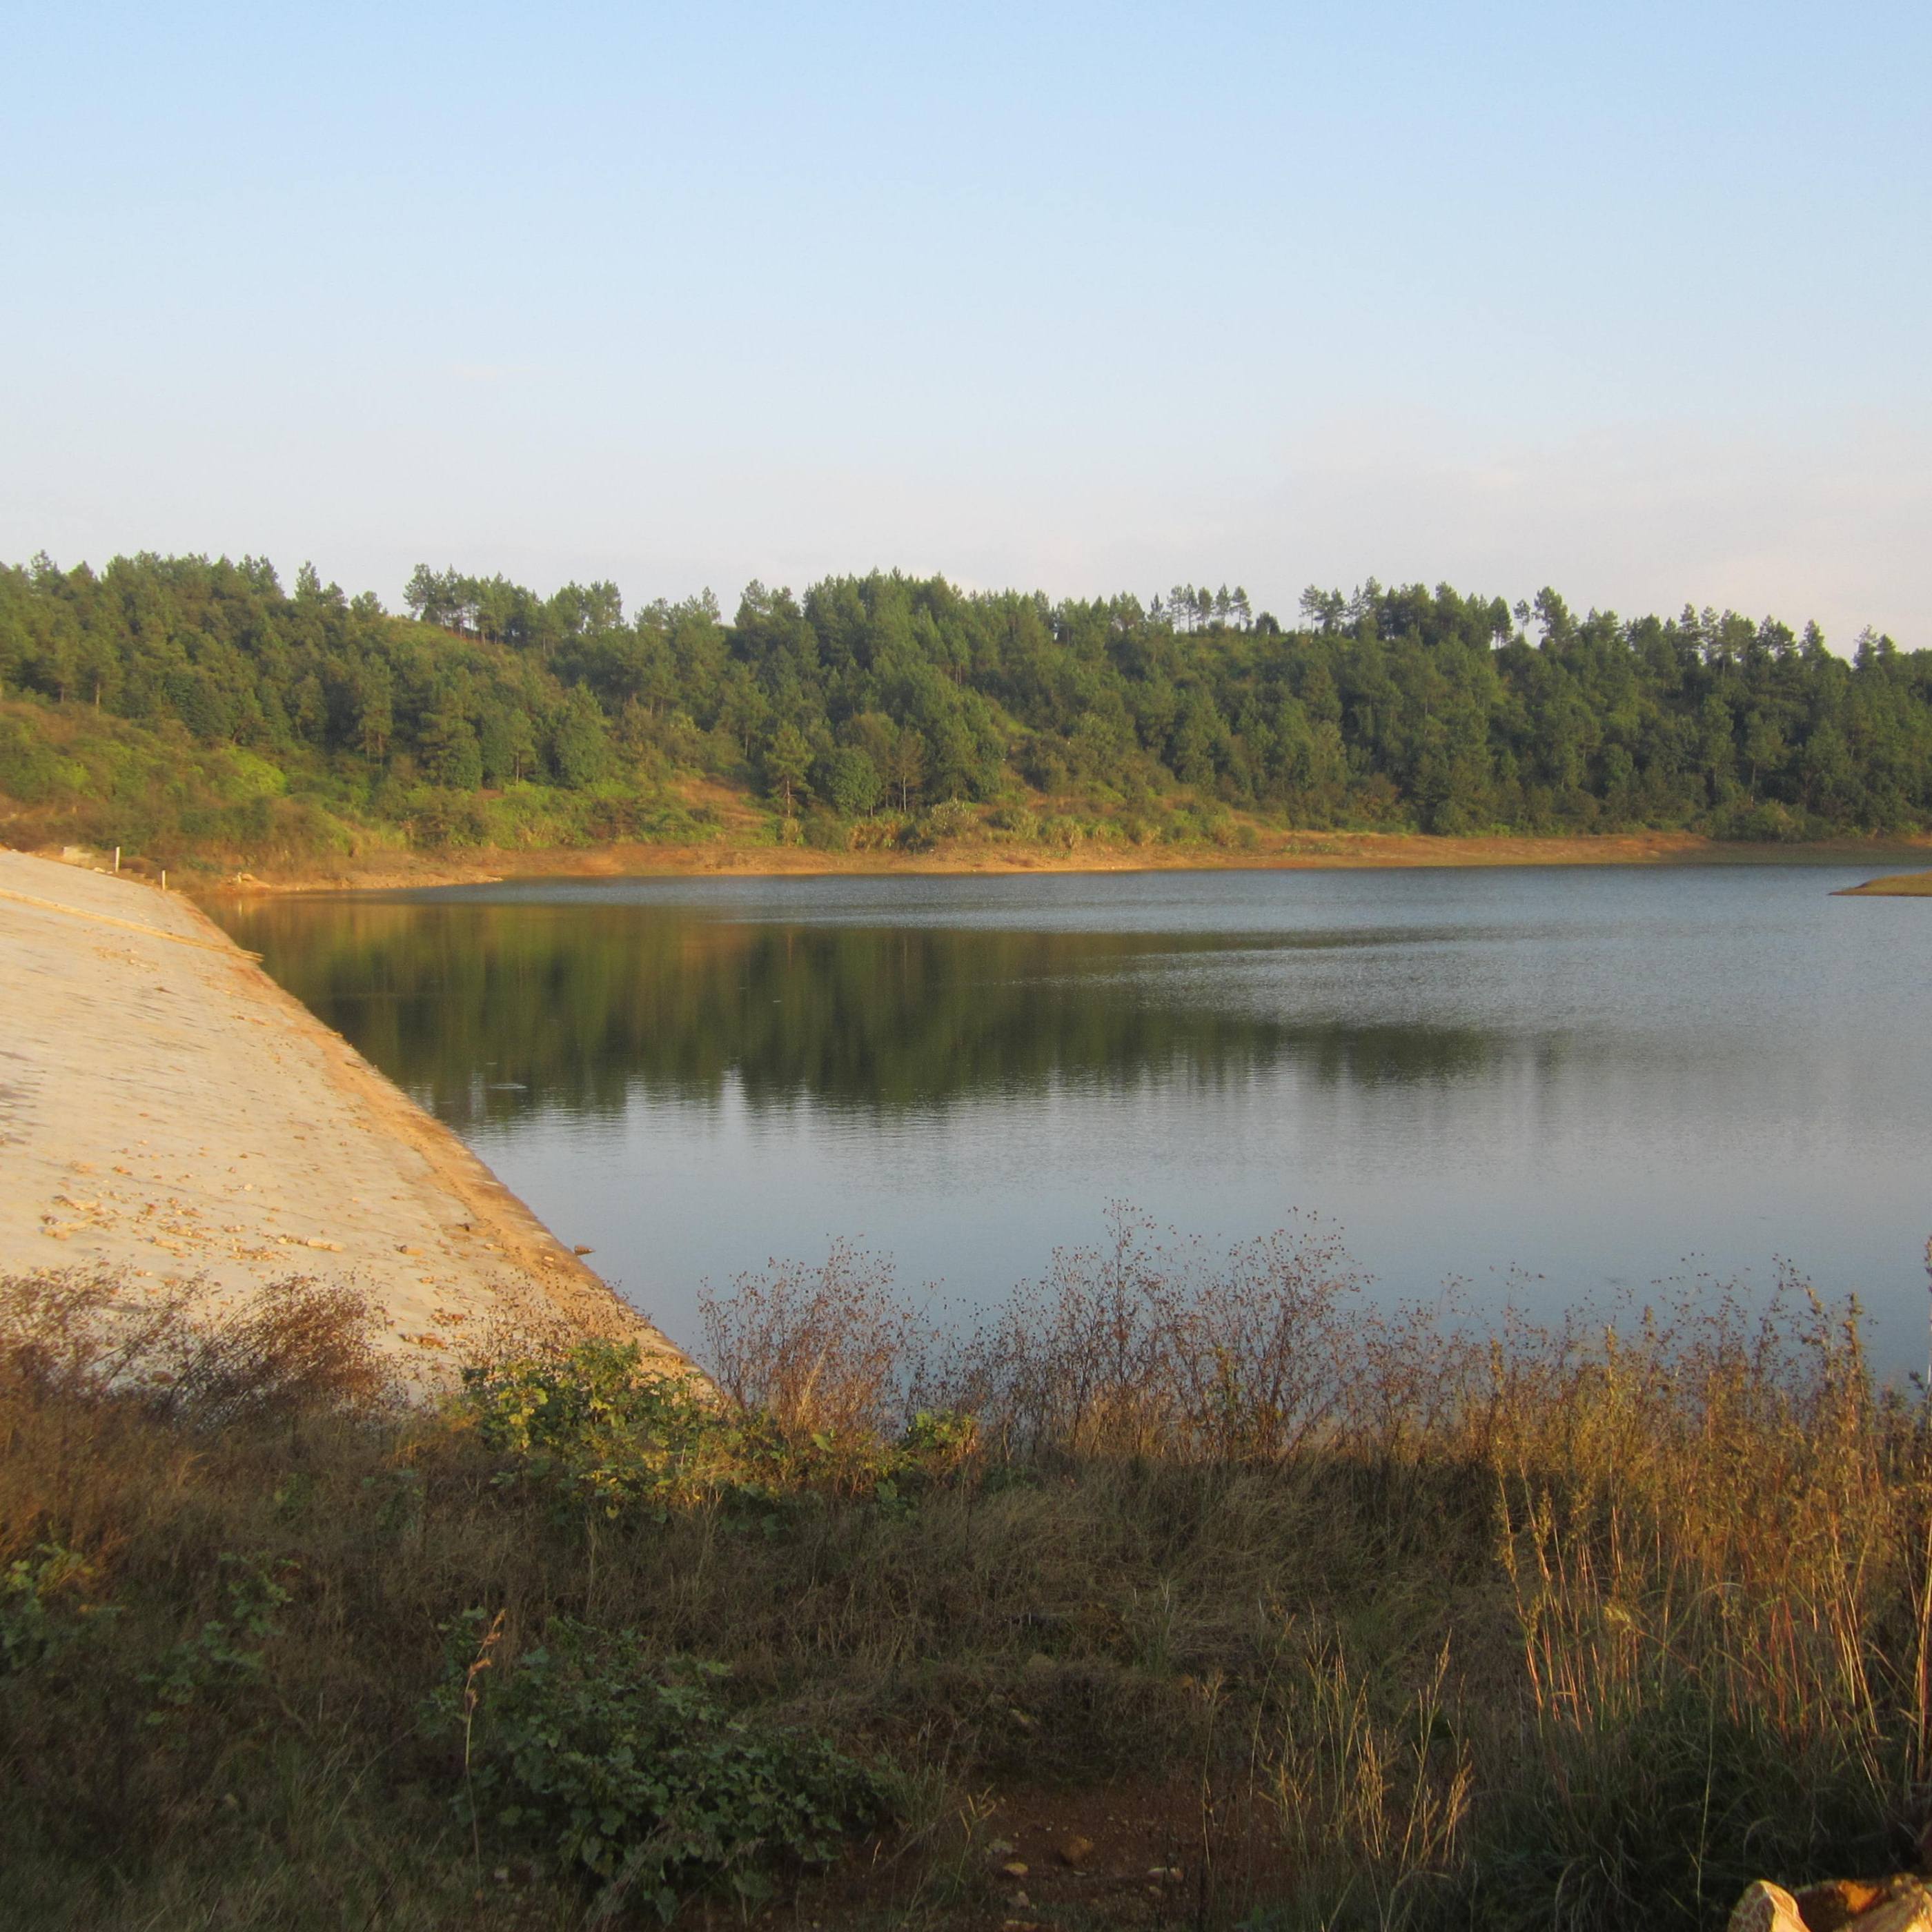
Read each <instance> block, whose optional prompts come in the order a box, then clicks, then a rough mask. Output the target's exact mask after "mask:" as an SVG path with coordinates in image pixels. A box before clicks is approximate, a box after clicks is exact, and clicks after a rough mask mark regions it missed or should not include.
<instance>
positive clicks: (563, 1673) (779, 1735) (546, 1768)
mask: <svg viewBox="0 0 1932 1932" xmlns="http://www.w3.org/2000/svg"><path fill="white" fill-rule="evenodd" d="M451 1634H452V1652H451V1655H450V1658H449V1665H448V1668H447V1670H446V1675H445V1677H444V1681H443V1685H442V1688H441V1689H440V1691H439V1693H438V1694H437V1697H436V1698H435V1700H434V1705H433V1709H434V1715H435V1717H436V1719H437V1721H438V1722H439V1723H440V1724H441V1725H442V1726H443V1727H444V1728H445V1729H446V1730H451V1731H455V1730H458V1729H460V1730H461V1731H462V1732H463V1735H464V1737H465V1740H466V1765H467V1768H468V1772H469V1775H468V1778H467V1780H466V1790H465V1792H464V1793H463V1796H462V1797H461V1798H460V1799H459V1800H458V1805H459V1808H460V1811H462V1813H463V1814H464V1815H465V1817H466V1822H468V1821H469V1820H474V1821H475V1823H476V1825H477V1826H478V1828H479V1829H481V1828H482V1827H484V1826H487V1827H488V1829H490V1834H491V1838H492V1841H493V1842H494V1841H496V1838H497V1837H498V1836H499V1835H502V1836H505V1837H507V1838H509V1839H511V1841H522V1842H525V1843H534V1844H535V1845H536V1846H539V1847H541V1849H544V1851H546V1852H548V1853H550V1855H553V1856H554V1857H555V1858H556V1859H557V1860H558V1861H559V1862H560V1863H561V1864H562V1867H564V1869H565V1870H566V1871H569V1870H577V1871H580V1872H583V1873H586V1874H589V1875H590V1876H594V1877H595V1878H597V1879H601V1880H602V1881H604V1884H605V1885H606V1886H607V1888H609V1892H610V1894H611V1896H610V1897H608V1898H607V1901H606V1903H607V1906H614V1905H615V1904H616V1903H617V1901H618V1900H619V1899H621V1898H622V1897H624V1896H625V1895H626V1894H634V1895H635V1896H636V1897H637V1899H638V1900H640V1902H641V1901H644V1900H648V1901H649V1903H651V1904H652V1905H654V1906H655V1907H656V1909H657V1910H658V1913H659V1914H660V1915H661V1916H662V1917H663V1918H664V1919H665V1920H666V1921H668V1920H669V1919H670V1918H672V1917H673V1915H674V1914H675V1913H676V1910H677V1908H678V1905H679V1902H680V1899H681V1897H682V1894H685V1893H686V1892H688V1891H691V1889H693V1888H695V1887H697V1886H700V1885H712V1884H717V1883H720V1882H721V1883H723V1884H724V1885H728V1886H729V1887H730V1888H731V1889H732V1890H733V1891H736V1893H738V1894H739V1896H740V1897H742V1898H745V1899H746V1900H762V1899H763V1898H765V1897H768V1896H769V1894H770V1891H771V1890H772V1886H771V1882H770V1879H769V1876H768V1873H769V1872H770V1871H771V1870H772V1868H773V1867H787V1866H792V1867H796V1866H798V1865H801V1864H826V1863H828V1862H829V1861H831V1860H832V1858H835V1857H836V1856H837V1855H838V1853H839V1852H840V1851H841V1849H843V1846H844V1841H845V1840H846V1838H847V1837H848V1836H849V1835H850V1834H852V1833H853V1832H857V1831H861V1830H863V1829H866V1828H868V1827H869V1826H873V1825H875V1824H877V1823H880V1822H881V1821H882V1820H883V1819H884V1818H885V1817H886V1815H887V1814H888V1811H889V1804H888V1801H887V1799H886V1791H885V1787H884V1785H883V1783H882V1781H881V1780H880V1777H879V1775H877V1773H876V1772H874V1771H872V1770H871V1769H868V1768H867V1767H866V1766H864V1765H862V1764H860V1763H859V1762H858V1761H857V1760H855V1759H853V1758H850V1757H847V1756H845V1755H844V1754H843V1753H841V1752H840V1751H838V1750H836V1749H835V1748H834V1747H833V1746H832V1745H830V1744H829V1743H828V1742H826V1741H825V1740H824V1739H822V1738H818V1737H815V1736H811V1734H809V1733H805V1732H803V1731H799V1730H793V1729H787V1728H783V1727H779V1726H777V1725H775V1724H772V1723H771V1722H770V1721H769V1720H766V1719H760V1718H750V1717H746V1716H742V1715H736V1714H734V1713H733V1712H732V1711H731V1710H730V1709H729V1707H728V1706H727V1705H726V1704H725V1703H724V1702H723V1700H722V1698H721V1689H722V1686H723V1683H724V1679H725V1678H726V1676H727V1672H726V1671H725V1670H724V1667H723V1666H721V1665H720V1664H709V1663H704V1662H700V1661H694V1660H691V1659H688V1658H667V1659H658V1658H653V1657H652V1655H650V1653H649V1650H648V1648H647V1647H646V1645H645V1643H643V1640H642V1639H641V1638H640V1637H639V1636H638V1634H637V1632H636V1631H631V1630H625V1631H600V1630H597V1629H594V1628H591V1627H589V1626H588V1625H583V1624H581V1623H578V1622H574V1621H572V1620H571V1619H567V1618H559V1619H556V1620H554V1621H553V1622H552V1623H551V1624H550V1625H549V1627H548V1628H547V1631H546V1632H545V1634H544V1644H543V1646H542V1647H541V1648H539V1649H533V1650H529V1651H526V1652H524V1653H523V1655H522V1656H521V1657H520V1658H517V1660H516V1661H514V1663H513V1664H510V1665H509V1666H508V1667H506V1668H503V1669H500V1670H494V1671H493V1672H491V1673H490V1675H489V1676H487V1678H484V1677H480V1676H479V1675H478V1673H477V1672H476V1670H475V1668H474V1664H475V1660H476V1658H477V1657H478V1654H479V1652H480V1651H481V1649H482V1647H483V1646H484V1645H485V1644H486V1643H487V1642H488V1640H489V1636H490V1631H489V1625H488V1621H487V1619H486V1617H485V1616H484V1613H483V1612H482V1611H481V1610H472V1611H470V1612H469V1613H467V1614H466V1616H464V1617H463V1618H462V1619H459V1620H458V1622H457V1623H456V1624H455V1625H454V1626H453V1628H452V1633H451ZM479 1682H480V1683H481V1685H482V1686H483V1688H482V1690H481V1693H480V1695H472V1692H473V1691H474V1687H475V1686H476V1685H478V1683H479Z"/></svg>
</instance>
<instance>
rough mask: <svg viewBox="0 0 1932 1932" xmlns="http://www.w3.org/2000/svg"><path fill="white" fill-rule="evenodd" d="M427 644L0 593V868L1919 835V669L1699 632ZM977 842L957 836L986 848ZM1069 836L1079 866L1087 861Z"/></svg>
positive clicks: (117, 566)
mask: <svg viewBox="0 0 1932 1932" xmlns="http://www.w3.org/2000/svg"><path fill="white" fill-rule="evenodd" d="M405 601H406V602H407V605H408V607H409V608H410V611H411V612H412V613H413V616H411V617H410V618H408V619H404V618H402V617H399V616H390V615H389V614H387V613H385V611H384V610H383V607H382V606H381V604H380V603H379V602H378V601H377V598H375V597H374V595H371V594H369V593H368V592H365V593H363V594H362V595H359V596H356V597H354V598H350V597H347V596H346V595H344V593H343V592H341V590H340V589H338V588H337V587H336V586H334V585H327V586H325V585H323V583H320V581H319V580H317V576H316V574H315V573H314V571H312V570H310V569H308V568H306V567H305V568H304V569H303V570H302V571H301V572H300V573H299V574H298V576H297V578H296V584H295V586H294V589H293V592H288V591H285V590H284V588H283V587H282V586H281V583H280V582H279V581H278V578H277V576H276V574H275V571H274V570H273V569H272V568H271V567H270V566H269V565H268V564H266V562H260V561H258V560H257V559H250V558H244V559H242V561H241V562H239V563H231V562H227V561H226V560H223V561H220V562H209V561H208V560H207V559H204V558H199V557H172V558H166V557H160V556H151V555H142V556H135V557H122V558H116V559H115V560H114V561H113V562H112V563H110V564H109V565H107V568H105V569H104V571H101V572H99V573H96V572H95V571H92V570H91V569H90V568H87V567H86V565H82V566H80V567H78V568H74V569H72V570H68V571H62V570H60V569H58V568H56V567H55V565H53V564H52V562H49V560H48V559H46V558H45V557H40V558H37V559H35V560H34V562H32V563H31V565H28V566H26V567H25V568H6V569H4V570H0V794H4V795H5V797H6V799H8V800H10V801H11V802H12V803H11V805H10V808H8V809H7V811H6V812H5V814H0V836H7V835H9V834H8V832H7V826H8V824H9V823H12V824H13V825H14V826H15V827H16V829H18V828H19V827H20V826H31V825H34V824H38V825H40V826H43V827H46V826H58V827H62V828H68V829H73V830H74V831H76V832H77V833H79V834H80V835H88V836H91V837H93V838H98V839H104V838H113V839H115V841H117V842H121V843H124V844H128V845H130V846H131V847H141V846H142V845H143V844H147V845H150V846H157V845H158V846H167V845H172V847H175V849H179V848H180V847H181V845H182V844H183V843H184V842H185V843H186V844H187V845H189V846H190V847H192V846H194V845H196V844H203V845H208V846H210V847H213V846H220V847H223V848H224V849H229V850H246V849H247V848H248V847H250V846H251V844H255V845H267V846H272V847H276V848H278V849H280V850H286V851H289V852H294V851H297V850H311V851H320V850H326V849H328V848H329V847H332V846H335V847H345V848H346V847H347V845H348V844H351V843H353V842H355V841H357V840H359V839H360V838H365V837H370V836H374V837H377V838H384V837H386V838H391V839H393V840H396V841H401V840H404V839H407V841H410V842H413V843H415V844H421V845H437V844H450V843H455V844H502V845H508V844H547V843H573V842H582V841H586V840H596V839H604V838H652V839H659V840H679V839H687V838H694V837H699V836H703V835H705V834H706V832H707V830H708V829H709V826H707V823H706V814H705V812H704V811H703V810H702V809H700V810H698V811H693V810H692V809H691V808H690V806H689V798H690V796H691V787H689V785H688V783H686V782H684V781H687V780H688V779H689V778H691V777H693V776H695V775H708V776H709V777H711V778H716V779H719V780H721V781H724V783H725V784H727V785H730V786H739V787H745V789H746V790H748V792H750V793H753V794H754V795H755V796H757V798H758V799H760V800H762V801H763V804H764V805H765V807H766V809H767V811H768V813H769V817H768V818H767V819H766V820H764V821H763V822H764V823H766V825H767V826H768V828H769V834H770V835H772V836H776V837H781V838H793V837H797V836H801V835H806V836H809V837H811V838H812V840H813V841H814V843H823V844H849V843H865V842H884V841H910V840H916V839H917V838H919V837H921V836H925V837H926V838H930V837H931V836H932V835H933V832H934V831H935V827H936V829H938V831H940V832H959V831H960V830H962V829H966V828H969V827H971V826H976V825H979V824H981V823H989V824H990V825H991V826H993V827H994V828H995V829H998V830H1000V831H1002V832H1004V833H1006V834H1007V835H1010V836H1017V837H1033V836H1039V835H1046V836H1049V837H1052V836H1054V835H1055V832H1056V829H1058V831H1059V832H1060V833H1061V835H1065V836H1068V837H1072V836H1074V835H1079V834H1080V832H1081V829H1082V828H1084V830H1085V833H1086V834H1090V835H1119V836H1121V837H1124V838H1136V839H1143V840H1144V839H1145V838H1150V837H1158V836H1163V835H1167V836H1175V835H1199V834H1200V833H1201V832H1202V831H1203V830H1204V829H1209V828H1211V827H1213V826H1215V825H1217V824H1220V825H1225V824H1226V823H1227V822H1228V820H1229V815H1230V811H1231V809H1232V811H1239V812H1241V813H1244V814H1249V815H1250V817H1251V818H1252V819H1253V820H1259V822H1262V823H1274V824H1278V825H1290V826H1296V827H1322V828H1326V827H1336V826H1342V827H1346V826H1373V827H1377V828H1383V829H1403V828H1412V829H1419V830H1424V831H1431V832H1476V831H1492V830H1513V831H1526V832H1562V831H1607V830H1615V829H1633V828H1638V827H1655V828H1689V829H1697V830H1702V831H1706V832H1713V833H1715V834H1716V835H1720V836H1733V837H1761V838H1763V837H1771V838H1802V837H1805V836H1809V835H1819V834H1821V833H1824V832H1834V831H1852V830H1858V831H1886V830H1897V829H1906V828H1920V827H1923V826H1926V825H1927V823H1932V652H1927V651H1914V652H1901V651H1900V650H1899V649H1897V648H1896V647H1895V646H1894V644H1893V643H1891V640H1889V639H1888V638H1885V637H1874V636H1873V635H1871V634H1870V633H1867V634H1866V635H1865V636H1864V637H1861V639H1860V640H1858V643H1857V645H1856V647H1855V652H1854V654H1853V655H1852V657H1850V658H1845V657H1841V656H1839V655H1836V654H1835V653H1834V652H1831V651H1829V650H1827V649H1826V647H1825V644H1824V641H1823V639H1822V638H1821V637H1820V636H1819V635H1818V634H1817V631H1815V630H1814V629H1813V628H1811V627H1809V626H1808V627H1807V628H1806V629H1805V631H1804V632H1803V633H1802V634H1798V633H1796V632H1794V631H1792V630H1791V629H1790V628H1788V627H1787V626H1786V625H1784V624H1781V623H1780V622H1776V621H1774V620H1771V619H1767V620H1766V621H1764V622H1761V623H1760V622H1753V621H1751V620H1749V619H1745V618H1742V617H1739V616H1736V615H1734V614H1732V613H1724V614H1723V615H1719V614H1718V613H1715V612H1711V611H1706V612H1703V613H1697V612H1694V611H1691V610H1685V612H1684V613H1682V615H1681V616H1678V617H1676V618H1674V619H1659V618H1657V617H1650V616H1647V617H1642V618H1639V619H1635V620H1634V621H1626V620H1624V619H1620V618H1618V617H1616V616H1613V615H1610V614H1608V613H1591V614H1590V615H1589V616H1587V617H1582V618H1579V617H1577V616H1575V615H1574V614H1573V613H1571V611H1570V610H1569V609H1568V607H1567V606H1566V605H1565V603H1564V601H1563V600H1562V598H1560V597H1559V595H1557V594H1556V592H1553V591H1550V590H1546V591H1544V592H1543V593H1542V594H1541V595H1540V596H1539V597H1538V598H1537V599H1536V600H1535V604H1534V605H1533V606H1531V605H1526V604H1519V605H1518V606H1517V607H1515V608H1514V610H1512V609H1511V607H1509V606H1508V604H1505V603H1504V602H1503V601H1502V600H1500V599H1486V598H1479V597H1466V596H1463V595H1459V594H1458V593H1457V592H1454V590H1451V589H1448V587H1447V586H1443V587H1441V588H1439V589H1436V590H1433V591H1430V590H1428V589H1424V588H1423V587H1421V586H1409V587H1407V588H1403V589H1384V588H1382V586H1379V585H1378V584H1376V583H1373V581H1372V582H1370V583H1368V584H1367V585H1366V586H1364V587H1363V588H1362V589H1360V590H1358V592H1356V593H1355V595H1353V596H1352V597H1346V598H1345V597H1344V596H1343V595H1341V594H1340V593H1339V592H1320V591H1314V590H1311V591H1310V592H1308V593H1307V595H1304V598H1303V599H1302V604H1301V610H1300V611H1299V613H1298V615H1297V618H1296V621H1295V624H1294V625H1293V626H1292V627H1285V626H1284V625H1283V624H1282V623H1280V622H1278V621H1277V619H1276V618H1275V617H1274V616H1271V614H1270V613H1267V612H1265V611H1263V612H1260V613H1255V612H1253V611H1252V610H1250V604H1249V600H1248V598H1247V595H1246V594H1245V593H1244V592H1241V591H1238V590H1237V591H1234V592H1229V591H1227V590H1225V589H1223V590H1221V591H1220V592H1215V593H1213V594H1210V593H1209V592H1206V591H1205V590H1196V589H1195V588H1193V586H1178V587H1177V588H1176V589H1175V591H1174V592H1172V594H1171V595H1166V596H1162V597H1157V598H1155V599H1154V601H1153V602H1152V604H1151V605H1148V604H1142V602H1141V601H1139V599H1138V598H1134V597H1131V596H1120V597H1115V598H1111V599H1107V600H1104V601H1091V602H1082V601H1066V602H1062V603H1060V604H1052V603H1050V602H1049V601H1047V599H1046V598H1044V597H1043V596H1040V595H1025V594H1022V593H1020V592H1000V593H995V594H978V593H968V592H964V591H962V590H960V589H957V588H956V587H955V586H953V585H952V584H950V583H947V581H945V580H944V579H942V578H937V577H935V578H932V579H930V580H914V579H910V578H907V577H902V576H900V575H898V574H892V575H883V574H877V573H875V574H873V575H871V576H869V577H862V578H860V577H838V578H832V579H828V580H826V581H824V582H823V583H818V584H816V585H814V586H812V587H811V589H809V590H808V591H807V592H805V595H804V596H803V598H802V599H800V598H795V597H793V595H791V593H790V592H787V591H770V590H767V589H765V588H764V587H763V586H761V585H760V584H757V583H753V584H752V585H751V586H749V587H748V589H746V591H745V593H744V595H743V597H742V598H741V600H740V601H739V604H738V607H737V609H736V612H735V613H734V614H733V616H732V617H731V618H730V620H729V621H727V620H726V619H725V618H724V616H723V613H721V610H720V609H719V607H718V604H717V603H716V602H715V600H714V599H713V598H712V597H711V595H709V592H706V593H705V594H703V595H700V596H697V597H694V598H688V599H686V600H685V601H683V602H682V603H677V604H671V603H667V602H664V601H659V602H657V603H654V604H649V605H647V606H646V607H644V608H643V609H641V610H637V611H635V612H634V613H629V614H627V613H626V612H625V608H624V606H623V603H622V598H620V597H619V594H618V592H617V590H616V587H615V586H613V585H611V584H609V583H592V584H591V585H589V586H580V585H575V584H573V585H570V586H566V587H565V589H562V590H561V591H559V592H557V593H556V595H553V596H551V597H548V598H542V597H539V596H537V595H535V594H534V593H532V592H529V591H528V590H526V589H523V588H521V587H520V586H517V585H515V584H512V583H508V582H506V581H505V580H503V579H502V578H501V577H493V578H490V579H487V580H484V579H481V578H475V577H464V576H462V575H460V574H458V573H455V572H454V571H446V572H443V573H440V574H439V573H437V572H434V571H431V570H429V569H428V568H419V570H418V571H416V574H415V576H414V577H413V578H412V579H411V580H410V584H409V585H408V586H407V591H406V592H405ZM976 807H977V808H980V809H977V810H975V809H974V808H976ZM1069 826H1072V827H1073V828H1075V831H1074V832H1073V833H1068V832H1067V830H1066V828H1067V827H1069Z"/></svg>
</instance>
